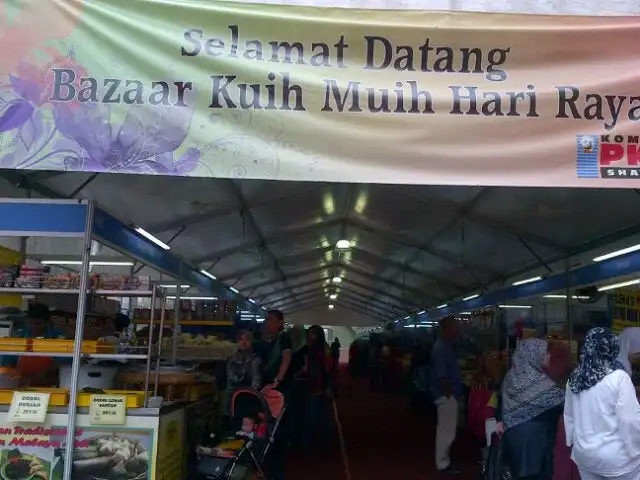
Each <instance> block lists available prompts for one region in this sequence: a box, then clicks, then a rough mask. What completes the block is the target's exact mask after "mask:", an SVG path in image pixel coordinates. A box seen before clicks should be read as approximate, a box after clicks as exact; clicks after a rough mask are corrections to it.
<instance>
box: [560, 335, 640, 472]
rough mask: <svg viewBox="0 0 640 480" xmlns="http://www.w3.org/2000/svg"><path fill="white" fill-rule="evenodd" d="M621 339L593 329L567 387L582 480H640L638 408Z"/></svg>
mask: <svg viewBox="0 0 640 480" xmlns="http://www.w3.org/2000/svg"><path fill="white" fill-rule="evenodd" d="M619 353H620V343H619V340H618V338H617V337H616V336H615V335H614V334H613V332H612V331H611V330H609V329H608V328H602V327H597V328H593V329H591V330H589V332H588V333H587V335H586V337H585V342H584V345H583V347H582V352H581V355H580V363H579V365H578V366H577V367H576V369H575V370H574V371H573V372H572V373H571V376H570V377H569V382H568V384H567V388H566V399H565V410H564V428H565V431H566V437H567V446H569V447H573V448H572V451H571V459H572V460H573V461H574V462H575V464H576V465H577V466H578V470H579V471H580V477H581V478H582V480H613V479H615V480H638V479H639V478H640V405H639V404H638V399H637V397H636V391H635V388H634V386H633V383H632V382H631V377H629V375H628V374H627V372H626V371H625V368H624V365H623V364H622V363H621V362H620V361H618V360H617V358H618V355H619Z"/></svg>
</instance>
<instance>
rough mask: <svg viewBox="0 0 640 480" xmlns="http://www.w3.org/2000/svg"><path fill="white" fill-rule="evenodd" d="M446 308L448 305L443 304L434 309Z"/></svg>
mask: <svg viewBox="0 0 640 480" xmlns="http://www.w3.org/2000/svg"><path fill="white" fill-rule="evenodd" d="M447 306H448V304H446V303H443V304H442V305H438V306H437V307H436V308H444V307H447Z"/></svg>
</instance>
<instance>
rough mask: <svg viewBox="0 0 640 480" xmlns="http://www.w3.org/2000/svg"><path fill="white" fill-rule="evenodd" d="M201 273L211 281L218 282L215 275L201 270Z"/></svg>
mask: <svg viewBox="0 0 640 480" xmlns="http://www.w3.org/2000/svg"><path fill="white" fill-rule="evenodd" d="M200 273H201V274H203V275H204V276H205V277H209V278H210V279H211V280H217V278H216V276H215V275H213V274H211V273H209V272H207V271H206V270H200Z"/></svg>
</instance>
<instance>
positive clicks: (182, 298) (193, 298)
mask: <svg viewBox="0 0 640 480" xmlns="http://www.w3.org/2000/svg"><path fill="white" fill-rule="evenodd" d="M167 298H168V299H169V300H175V299H176V297H175V296H171V297H167ZM217 299H218V297H180V300H217Z"/></svg>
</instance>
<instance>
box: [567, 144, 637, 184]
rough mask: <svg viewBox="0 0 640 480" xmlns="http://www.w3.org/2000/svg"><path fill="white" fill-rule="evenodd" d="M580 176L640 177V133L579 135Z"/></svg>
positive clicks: (578, 164)
mask: <svg viewBox="0 0 640 480" xmlns="http://www.w3.org/2000/svg"><path fill="white" fill-rule="evenodd" d="M576 149H577V151H576V161H577V165H576V166H577V173H578V178H633V179H639V178H640V136H639V135H578V137H577V142H576Z"/></svg>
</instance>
